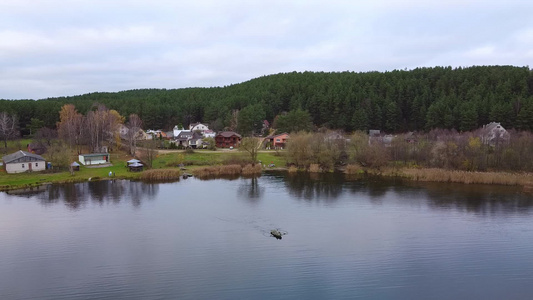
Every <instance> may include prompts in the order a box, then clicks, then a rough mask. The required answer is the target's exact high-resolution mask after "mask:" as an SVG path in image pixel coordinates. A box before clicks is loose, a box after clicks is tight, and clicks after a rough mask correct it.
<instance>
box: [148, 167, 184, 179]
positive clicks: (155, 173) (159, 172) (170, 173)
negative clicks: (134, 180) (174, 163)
mask: <svg viewBox="0 0 533 300" xmlns="http://www.w3.org/2000/svg"><path fill="white" fill-rule="evenodd" d="M180 176H181V170H180V169H152V170H147V171H144V172H142V173H141V176H140V179H141V180H143V181H168V180H175V179H179V178H180Z"/></svg>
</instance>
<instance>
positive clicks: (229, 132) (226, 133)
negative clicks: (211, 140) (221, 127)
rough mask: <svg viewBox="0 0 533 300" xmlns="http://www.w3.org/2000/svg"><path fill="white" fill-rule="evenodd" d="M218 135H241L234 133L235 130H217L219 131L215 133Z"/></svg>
mask: <svg viewBox="0 0 533 300" xmlns="http://www.w3.org/2000/svg"><path fill="white" fill-rule="evenodd" d="M219 135H220V136H223V137H232V136H234V135H236V136H237V137H239V138H240V137H241V135H240V134H238V133H236V132H234V131H222V132H219V133H218V134H217V136H219Z"/></svg>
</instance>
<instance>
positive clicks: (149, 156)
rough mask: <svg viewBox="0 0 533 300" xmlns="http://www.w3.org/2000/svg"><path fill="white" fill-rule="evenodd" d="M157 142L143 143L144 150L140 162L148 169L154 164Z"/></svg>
mask: <svg viewBox="0 0 533 300" xmlns="http://www.w3.org/2000/svg"><path fill="white" fill-rule="evenodd" d="M158 143H159V141H157V140H148V141H146V142H145V143H144V145H143V146H144V148H143V149H142V152H141V160H142V161H144V162H145V163H146V164H147V165H148V166H149V167H150V168H151V167H152V164H153V162H154V159H155V157H156V156H157V145H158Z"/></svg>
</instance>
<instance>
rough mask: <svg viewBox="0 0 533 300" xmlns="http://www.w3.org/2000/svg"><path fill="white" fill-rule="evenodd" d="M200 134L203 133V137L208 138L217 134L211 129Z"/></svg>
mask: <svg viewBox="0 0 533 300" xmlns="http://www.w3.org/2000/svg"><path fill="white" fill-rule="evenodd" d="M202 134H203V135H204V138H208V137H211V138H215V136H216V135H217V134H216V132H214V131H213V130H211V129H209V130H206V131H204V132H202Z"/></svg>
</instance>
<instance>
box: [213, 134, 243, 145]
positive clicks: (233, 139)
mask: <svg viewBox="0 0 533 300" xmlns="http://www.w3.org/2000/svg"><path fill="white" fill-rule="evenodd" d="M241 139H242V137H241V135H240V134H238V133H236V132H233V131H222V132H219V133H218V134H217V135H216V136H215V142H216V144H217V147H218V148H230V147H233V148H237V147H239V144H240V143H241Z"/></svg>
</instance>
